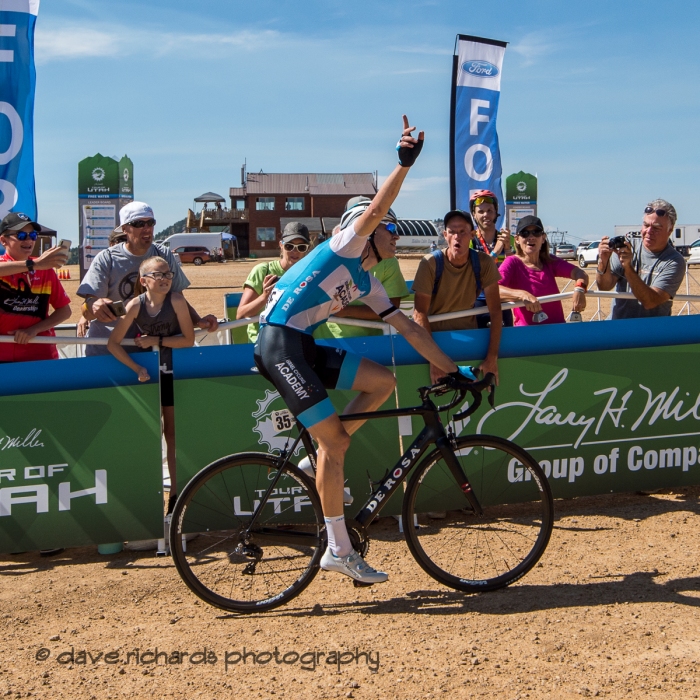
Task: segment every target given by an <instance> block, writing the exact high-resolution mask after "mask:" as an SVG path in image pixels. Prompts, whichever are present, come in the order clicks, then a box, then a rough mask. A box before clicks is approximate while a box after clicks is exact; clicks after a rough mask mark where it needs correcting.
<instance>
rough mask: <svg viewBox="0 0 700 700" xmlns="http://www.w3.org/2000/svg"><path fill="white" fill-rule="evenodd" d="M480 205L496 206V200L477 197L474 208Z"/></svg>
mask: <svg viewBox="0 0 700 700" xmlns="http://www.w3.org/2000/svg"><path fill="white" fill-rule="evenodd" d="M480 204H496V200H495V199H494V198H493V197H477V198H476V199H475V200H474V206H475V207H478V206H479V205H480Z"/></svg>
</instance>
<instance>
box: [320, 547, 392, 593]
mask: <svg viewBox="0 0 700 700" xmlns="http://www.w3.org/2000/svg"><path fill="white" fill-rule="evenodd" d="M320 566H321V568H322V569H323V570H324V571H337V572H338V573H339V574H345V575H346V576H349V577H350V578H351V579H354V580H355V581H359V582H360V583H364V584H366V585H369V586H371V585H372V584H373V583H384V581H386V580H388V578H389V574H386V573H384V572H383V571H377V570H376V569H373V568H372V567H371V566H370V565H369V564H367V562H366V561H365V560H364V559H363V558H362V557H361V556H360V555H359V554H358V553H357V552H356V551H355V550H354V549H353V551H352V552H351V553H350V554H348V556H347V557H336V556H335V555H334V554H333V552H331V549H330V547H326V551H325V552H324V554H323V556H322V557H321V564H320Z"/></svg>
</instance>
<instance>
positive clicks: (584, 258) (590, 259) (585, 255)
mask: <svg viewBox="0 0 700 700" xmlns="http://www.w3.org/2000/svg"><path fill="white" fill-rule="evenodd" d="M599 245H600V241H593V243H590V244H589V245H588V246H587V247H586V248H584V249H583V250H581V248H579V250H578V264H579V267H586V266H587V265H589V264H591V265H597V264H598V246H599Z"/></svg>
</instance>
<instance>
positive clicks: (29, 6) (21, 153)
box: [0, 0, 39, 221]
mask: <svg viewBox="0 0 700 700" xmlns="http://www.w3.org/2000/svg"><path fill="white" fill-rule="evenodd" d="M38 13H39V0H0V218H2V217H4V216H5V215H6V214H7V213H8V212H10V211H21V212H24V213H25V214H27V216H29V217H31V218H32V219H34V220H35V221H36V218H37V210H36V190H35V187H34V87H35V85H36V71H35V69H34V26H35V24H36V17H37V14H38Z"/></svg>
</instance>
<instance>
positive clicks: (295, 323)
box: [260, 225, 398, 334]
mask: <svg viewBox="0 0 700 700" xmlns="http://www.w3.org/2000/svg"><path fill="white" fill-rule="evenodd" d="M366 243H367V238H366V237H361V236H358V235H357V234H356V233H355V227H354V225H351V226H349V227H348V228H346V229H343V230H342V231H341V232H340V233H338V234H336V235H335V236H333V237H332V238H331V239H330V240H329V241H327V242H326V243H322V244H321V245H319V246H318V247H317V248H315V249H314V250H313V251H312V252H311V253H309V255H307V256H306V257H305V258H302V259H301V260H300V261H299V262H298V263H295V264H294V265H292V267H291V268H289V270H287V272H285V273H284V275H283V276H282V277H281V278H280V280H279V281H278V282H277V284H276V285H275V288H274V289H273V290H272V293H271V294H270V296H269V297H268V300H267V304H266V305H265V309H264V311H263V312H262V313H261V314H260V323H261V325H264V324H268V323H269V324H270V325H273V326H287V327H289V328H294V329H296V330H298V331H301V332H302V333H308V334H311V333H313V332H314V330H316V328H318V326H320V325H321V324H322V323H324V322H325V321H327V320H328V317H329V316H331V315H332V314H334V313H337V312H338V311H340V310H341V309H344V308H345V307H346V306H347V305H348V304H350V302H351V301H354V300H355V299H360V298H361V299H362V301H363V302H364V303H365V304H367V306H369V307H370V308H371V309H372V311H374V312H375V313H376V314H377V315H378V316H379V317H380V318H388V317H389V316H391V315H393V314H394V313H397V312H398V309H397V308H396V307H395V306H394V305H393V304H392V303H391V301H390V300H389V297H388V296H387V294H386V292H385V291H384V287H382V284H381V282H380V281H379V280H378V279H377V278H376V277H374V276H373V275H370V274H369V272H367V271H366V270H364V269H363V268H362V264H361V256H362V252H363V251H364V248H365V244H366Z"/></svg>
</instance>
